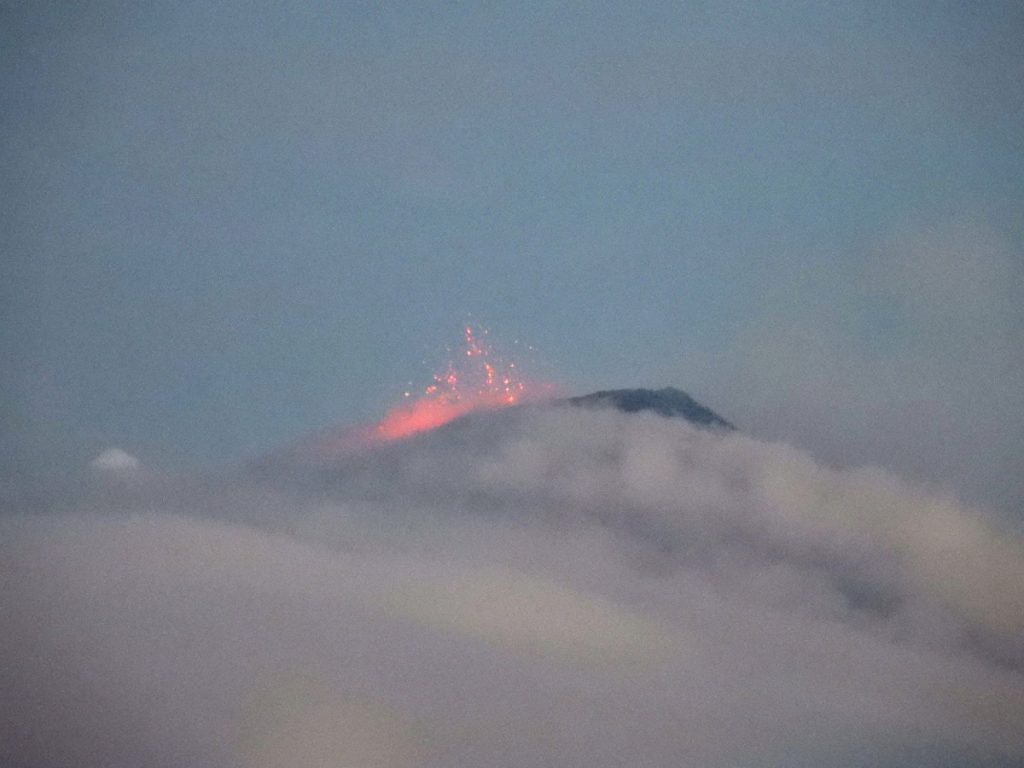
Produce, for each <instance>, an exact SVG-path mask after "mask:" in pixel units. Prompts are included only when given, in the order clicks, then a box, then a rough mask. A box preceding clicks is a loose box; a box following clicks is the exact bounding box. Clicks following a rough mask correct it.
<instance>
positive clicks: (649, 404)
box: [563, 387, 735, 430]
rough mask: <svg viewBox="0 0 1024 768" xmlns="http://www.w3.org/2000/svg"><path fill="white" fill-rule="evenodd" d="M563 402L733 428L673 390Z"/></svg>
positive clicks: (626, 391) (615, 392)
mask: <svg viewBox="0 0 1024 768" xmlns="http://www.w3.org/2000/svg"><path fill="white" fill-rule="evenodd" d="M563 402H566V403H569V404H571V405H578V406H583V407H591V408H595V407H596V408H615V409H617V410H620V411H624V412H625V413H636V412H639V411H651V412H652V413H656V414H658V415H659V416H666V417H669V418H673V417H681V418H684V419H686V420H687V421H689V422H691V423H693V424H697V425H699V426H702V427H717V428H720V429H727V430H731V429H735V427H734V426H733V425H732V424H730V423H729V422H728V421H726V420H725V419H723V418H722V417H721V416H719V415H718V414H717V413H715V412H714V411H712V410H711V409H710V408H705V407H704V406H703V405H701V404H700V403H698V402H697V401H696V400H694V399H693V398H692V397H690V396H689V395H688V394H686V393H685V392H683V391H682V390H679V389H675V388H674V387H664V388H663V389H610V390H603V391H601V392H594V393H592V394H589V395H581V396H580V397H570V398H568V399H566V400H564V401H563Z"/></svg>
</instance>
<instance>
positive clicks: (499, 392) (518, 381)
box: [377, 326, 545, 440]
mask: <svg viewBox="0 0 1024 768" xmlns="http://www.w3.org/2000/svg"><path fill="white" fill-rule="evenodd" d="M486 336H487V331H482V332H478V331H476V330H474V329H473V328H472V326H466V328H465V329H464V343H465V346H464V348H463V351H461V352H460V353H459V354H458V355H452V359H451V360H449V361H448V363H447V365H446V366H445V368H444V371H443V372H441V373H435V374H434V383H433V384H431V385H430V386H428V387H425V388H424V390H423V394H422V395H420V396H419V397H418V398H416V399H414V400H412V401H411V402H406V403H403V404H401V405H399V406H397V407H395V408H393V409H392V410H391V411H389V412H388V414H387V415H386V416H385V417H384V418H383V419H382V420H381V421H380V423H379V424H378V425H377V434H378V435H379V436H380V437H382V438H384V439H386V440H395V439H398V438H402V437H407V436H409V435H412V434H415V433H417V432H423V431H426V430H429V429H435V428H437V427H440V426H441V425H442V424H447V423H448V422H449V421H452V420H454V419H457V418H459V417H460V416H463V415H465V414H467V413H469V412H471V411H477V410H490V409H495V408H504V407H507V406H510V405H515V404H516V403H519V402H521V401H522V400H524V399H527V397H528V396H530V395H532V394H539V393H540V392H541V391H543V390H544V389H545V388H544V387H538V386H536V385H528V384H527V382H526V380H525V379H523V378H522V377H521V376H520V374H519V370H518V369H517V368H516V365H515V363H511V362H506V361H505V360H503V359H502V358H501V357H499V356H498V355H496V354H495V353H494V350H492V349H491V348H490V346H489V345H488V344H487V341H486ZM410 395H411V393H408V392H407V393H406V397H407V398H408V397H410Z"/></svg>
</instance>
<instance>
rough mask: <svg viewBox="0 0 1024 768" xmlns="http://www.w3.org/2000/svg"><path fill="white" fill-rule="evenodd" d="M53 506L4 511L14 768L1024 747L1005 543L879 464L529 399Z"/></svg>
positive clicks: (706, 761)
mask: <svg viewBox="0 0 1024 768" xmlns="http://www.w3.org/2000/svg"><path fill="white" fill-rule="evenodd" d="M119 493H120V495H119ZM74 506H75V508H76V509H75V511H74V512H71V513H60V514H57V513H54V514H49V515H33V516H24V517H5V518H2V519H0V529H2V530H0V563H2V566H3V572H4V573H6V574H8V575H9V576H10V578H9V579H8V581H7V588H6V589H5V590H3V592H2V593H0V605H2V608H3V610H4V612H5V615H8V616H11V617H13V618H14V620H13V621H12V622H10V624H9V626H10V628H11V629H10V631H8V632H7V634H6V637H5V640H4V643H3V645H2V647H0V662H2V665H3V668H4V669H6V670H9V673H8V674H7V675H6V676H5V677H4V678H3V680H2V681H0V709H2V710H3V711H5V712H8V713H10V714H9V715H8V716H7V717H6V718H5V719H4V720H3V721H2V722H0V745H3V747H2V748H0V759H2V760H3V761H6V762H7V763H10V764H14V765H25V766H40V767H41V768H47V767H49V766H61V765H67V764H70V763H74V764H76V765H82V766H99V765H111V764H128V763H130V764H133V765H140V766H150V765H153V766H162V765H181V764H203V765H213V766H257V767H258V766H270V765H293V766H321V765H323V766H327V765H339V764H359V765H373V766H423V767H424V768H435V767H436V768H440V766H456V767H459V766H465V767H466V768H470V766H474V767H475V766H491V765H507V764H514V765H523V766H540V765H552V764H556V765H569V766H606V765H607V766H613V765H614V766H619V765H623V764H636V765H650V766H734V765H738V764H743V765H794V766H808V765H821V764H828V765H835V766H855V765H866V764H870V765H878V766H903V765H915V766H944V765H954V764H955V765H978V766H1004V765H1012V764H1013V761H1019V760H1020V759H1021V758H1024V736H1022V733H1021V730H1020V728H1019V724H1020V722H1021V721H1022V719H1024V677H1022V675H1024V644H1022V643H1021V639H1020V638H1021V637H1024V588H1022V586H1021V585H1022V584H1024V543H1022V542H1021V540H1020V539H1019V538H1017V537H1015V536H1014V535H1013V534H1011V533H1009V532H1007V531H1005V530H1003V529H1002V528H1001V527H1000V523H999V522H998V520H997V519H996V518H994V517H993V516H992V515H990V514H989V513H987V512H985V511H984V510H981V509H975V508H971V507H968V506H965V505H963V504H962V503H960V502H958V501H957V500H956V499H954V498H952V497H949V496H942V495H936V494H934V493H933V492H931V491H928V490H926V489H923V488H921V487H919V486H915V485H913V484H909V483H907V482H906V481H904V480H901V479H900V478H899V477H897V476H895V475H894V474H892V473H890V472H888V471H885V470H881V469H874V468H863V469H857V470H836V469H831V468H828V467H825V466H822V465H821V464H819V463H818V462H816V461H815V460H814V459H812V458H811V457H810V456H808V455H807V454H806V453H803V452H802V451H799V450H797V449H795V448H791V447H788V446H785V445H782V444H775V443H766V442H763V441H759V440H755V439H752V438H750V437H747V436H744V435H742V434H740V433H721V432H713V431H703V430H699V429H695V428H692V427H690V426H689V425H687V424H686V423H684V422H681V421H678V420H673V419H664V418H660V417H655V416H648V415H645V414H629V415H627V414H622V413H618V412H615V411H601V410H587V409H578V408H572V407H569V406H564V405H563V406H553V405H538V406H530V407H524V408H518V409H513V410H509V411H504V412H500V413H490V414H476V415H473V416H470V417H468V418H465V419H462V420H460V421H458V422H454V423H452V424H450V425H447V426H446V427H444V428H442V429H439V430H436V431H434V432H430V433H426V434H422V435H419V436H417V437H415V438H413V439H411V440H407V441H401V442H396V443H391V444H388V445H383V446H381V445H377V446H375V447H373V448H372V449H369V450H368V451H367V452H364V453H359V452H351V453H348V454H346V455H345V456H344V457H342V458H333V459H330V460H328V461H311V460H310V457H309V456H308V455H307V454H301V455H300V454H294V453H284V454H279V455H277V456H273V457H270V458H269V459H268V460H267V461H265V462H262V463H261V464H259V465H256V466H253V467H251V468H249V469H246V470H244V471H239V472H236V473H233V474H231V475H228V476H222V477H221V478H219V479H217V480H213V479H211V478H210V477H206V478H204V479H203V480H196V481H189V480H183V481H180V482H177V483H175V482H170V481H167V480H166V479H161V480H160V481H159V482H153V483H151V484H150V485H149V486H146V485H145V483H143V484H142V486H141V487H140V486H131V487H125V488H123V489H122V490H120V491H119V490H118V488H114V489H113V490H112V489H110V488H109V487H108V486H106V485H104V486H103V487H102V488H100V489H99V490H98V491H97V492H96V493H91V494H86V495H85V496H84V497H83V498H81V499H79V500H78V502H77V503H76V504H75V505H74Z"/></svg>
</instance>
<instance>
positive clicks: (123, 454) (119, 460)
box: [89, 448, 142, 472]
mask: <svg viewBox="0 0 1024 768" xmlns="http://www.w3.org/2000/svg"><path fill="white" fill-rule="evenodd" d="M89 466H90V467H92V468H93V469H94V470H96V471H98V472H132V471H134V470H136V469H139V468H140V467H141V466H142V464H141V462H140V461H139V460H138V459H137V458H135V457H134V456H132V455H131V454H130V453H128V452H127V451H123V450H121V449H120V448H107V449H106V450H104V451H101V452H100V454H99V455H98V456H97V457H96V458H95V459H93V460H92V461H91V462H89Z"/></svg>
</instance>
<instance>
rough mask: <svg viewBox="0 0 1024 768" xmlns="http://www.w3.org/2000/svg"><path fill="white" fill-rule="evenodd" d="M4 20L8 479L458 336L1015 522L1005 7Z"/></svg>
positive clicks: (250, 446)
mask: <svg viewBox="0 0 1024 768" xmlns="http://www.w3.org/2000/svg"><path fill="white" fill-rule="evenodd" d="M0 13H2V14H3V23H2V24H0V28H2V31H0V34H2V35H3V40H2V42H0V57H2V59H0V61H2V70H0V88H2V94H3V102H4V105H5V107H4V109H3V114H2V118H0V119H2V126H3V128H2V129H3V142H2V147H0V170H2V173H0V185H2V190H0V191H2V196H3V200H4V201H5V202H4V205H3V207H2V210H0V216H2V217H3V218H2V222H0V223H2V226H0V237H2V241H0V248H2V252H3V259H2V263H0V270H2V272H0V285H2V288H0V290H2V291H3V293H2V303H0V312H2V313H3V318H2V319H3V322H2V331H0V334H2V336H0V369H2V373H0V376H2V386H3V392H4V396H3V401H2V403H0V407H2V409H3V411H2V415H3V421H4V423H5V428H4V430H3V433H4V434H3V437H2V438H0V439H2V441H3V443H2V445H3V459H2V463H3V475H4V477H5V478H6V480H5V482H6V483H7V485H8V486H10V485H12V484H15V483H19V482H20V483H22V484H25V483H28V482H29V478H31V479H33V482H36V483H37V484H39V485H41V486H45V485H46V484H47V483H49V482H50V481H51V480H52V478H53V477H54V476H55V475H61V474H66V473H67V472H68V471H70V470H71V469H72V468H78V469H80V468H81V467H84V466H85V465H87V463H88V461H89V460H90V459H91V458H92V457H94V456H95V455H97V454H98V453H99V452H100V451H102V450H104V449H106V448H108V447H112V446H121V447H123V448H124V449H126V450H128V451H129V452H132V453H136V454H145V455H146V456H148V457H150V458H151V459H152V460H154V461H157V462H159V463H162V464H164V465H165V466H178V467H195V466H197V465H199V464H203V463H211V462H212V463H219V464H222V465H224V464H230V463H231V462H235V461H238V460H240V459H243V458H249V457H252V456H256V455H259V454H261V453H262V452H265V451H266V450H268V449H270V448H272V447H274V446H275V445H280V444H282V443H286V442H288V441H290V440H294V439H296V438H298V437H300V436H301V435H303V434H305V433H307V432H309V431H311V430H316V429H320V428H323V427H325V426H327V425H332V424H338V423H353V422H358V421H367V420H373V419H376V418H378V417H379V416H380V415H381V414H382V413H383V412H384V411H385V410H386V409H387V408H388V407H389V406H390V405H391V403H392V402H393V400H394V398H395V397H396V395H398V394H399V393H400V392H401V391H402V390H403V388H405V387H407V386H408V382H410V381H413V382H415V383H418V382H419V381H421V380H422V379H423V378H424V377H425V376H429V373H430V371H431V370H432V368H431V366H435V365H436V364H437V362H438V360H440V359H443V354H444V353H443V349H444V347H445V346H446V345H450V344H451V343H453V341H455V342H457V340H458V335H459V334H460V332H461V327H462V324H463V323H465V322H466V321H467V319H472V320H473V321H474V322H477V323H480V324H483V325H484V326H486V327H488V328H490V329H491V330H492V333H494V334H495V336H496V337H498V338H501V339H503V340H504V341H505V342H506V343H507V344H511V343H512V342H514V341H520V342H521V343H523V344H528V345H529V346H532V347H533V348H534V350H535V352H536V353H535V354H534V355H533V357H534V358H535V362H536V365H537V366H539V367H540V369H541V370H543V372H544V375H546V376H548V377H549V378H551V379H552V380H556V381H557V382H558V383H559V384H560V385H562V386H563V387H564V388H565V389H566V390H568V391H570V392H574V393H575V392H582V391H586V390H589V389H592V388H596V387H617V386H634V385H649V386H663V385H674V386H678V387H680V388H682V389H685V390H686V391H689V392H691V393H692V394H694V395H695V396H697V397H698V399H702V400H704V401H707V402H708V404H709V405H711V406H712V407H715V408H717V409H718V410H719V411H721V412H723V413H724V415H726V416H727V417H728V418H730V419H731V420H733V421H734V422H736V423H737V424H740V425H745V426H746V428H747V429H748V430H750V431H752V432H754V433H757V434H760V435H763V436H765V437H768V438H770V439H780V440H786V441H789V442H793V443H795V444H797V445H799V446H801V447H804V448H807V449H809V450H811V451H812V452H814V453H815V455H819V456H821V457H823V458H824V459H826V460H828V461H830V462H832V463H835V464H838V465H844V466H845V465H856V464H865V463H870V464H881V465H883V466H890V467H895V468H897V469H899V470H900V471H902V472H905V473H907V474H910V475H913V476H914V477H916V478H918V479H920V480H923V481H929V482H935V483H939V484H945V485H952V486H953V488H954V489H955V490H956V491H957V492H959V493H961V494H962V495H964V496H965V497H967V498H969V499H970V500H971V501H974V502H978V503H984V504H987V505H990V506H994V507H997V508H998V509H1000V510H1002V511H1004V512H1006V513H1009V514H1011V515H1017V514H1018V513H1019V512H1020V509H1021V506H1022V504H1024V488H1022V485H1021V482H1020V481H1017V480H1013V479H1011V478H1012V477H1013V476H1015V475H1024V472H1021V471H1020V470H1021V469H1022V467H1021V465H1020V456H1021V455H1022V454H1024V449H1022V446H1024V427H1022V424H1024V402H1022V401H1024V395H1022V394H1021V392H1020V390H1021V389H1022V388H1021V387H1019V386H1018V383H1019V380H1020V377H1021V373H1022V370H1024V369H1022V352H1021V349H1022V345H1021V343H1020V338H1021V332H1022V330H1024V321H1022V312H1021V310H1020V309H1019V306H1020V304H1021V302H1020V301H1019V293H1020V290H1019V287H1020V285H1022V284H1024V282H1022V269H1024V266H1022V256H1021V254H1022V250H1024V217H1022V214H1021V211H1024V205H1022V202H1024V152H1022V150H1024V127H1022V126H1024V119H1022V117H1024V113H1022V106H1024V93H1022V89H1021V88H1020V82H1021V81H1022V79H1024V53H1022V51H1021V47H1020V45H1019V40H1020V34H1021V31H1022V28H1024V13H1022V11H1021V8H1020V5H1019V4H1017V3H998V2H997V3H987V4H984V5H970V6H964V5H963V4H961V3H894V4H890V5H887V6H886V7H885V8H879V7H878V5H877V4H864V3H800V2H787V3H774V4H753V3H751V4H744V3H713V2H706V3H645V4H644V7H643V8H642V9H637V8H633V7H627V6H625V5H621V4H612V3H580V4H573V5H571V6H570V5H562V4H548V3H536V4H530V3H515V4H486V5H482V6H479V7H476V6H462V5H457V4H451V5H450V6H446V7H445V8H429V7H410V5H409V4H407V3H401V4H391V5H388V4H381V5H378V6H375V7H370V6H364V5H362V4H352V3H282V4H275V6H274V7H273V8H267V9H253V8H252V7H251V4H249V3H236V2H225V3H217V4H216V5H215V6H213V7H211V6H210V4H208V3H201V2H180V3H174V4H166V3H149V2H133V3H103V2H94V3H92V2H91V3H75V4H73V5H70V6H69V5H68V4H66V3H47V2H33V3H18V2H7V3H3V5H2V10H0ZM952 438H955V439H952ZM961 441H963V442H966V443H967V444H968V445H969V446H970V449H969V451H964V452H960V451H959V450H957V451H955V452H953V451H951V450H950V449H947V448H945V447H944V446H947V445H948V444H950V443H957V444H961Z"/></svg>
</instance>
